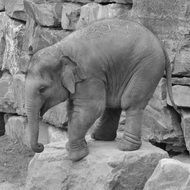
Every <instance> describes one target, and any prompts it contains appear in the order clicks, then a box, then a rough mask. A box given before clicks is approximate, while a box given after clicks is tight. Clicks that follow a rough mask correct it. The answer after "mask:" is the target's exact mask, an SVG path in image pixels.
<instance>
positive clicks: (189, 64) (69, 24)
mask: <svg viewBox="0 0 190 190" xmlns="http://www.w3.org/2000/svg"><path fill="white" fill-rule="evenodd" d="M113 17H119V18H121V19H132V20H134V21H137V22H140V23H142V24H143V25H145V26H146V27H147V28H149V29H150V30H151V31H152V32H153V33H154V34H156V35H157V36H158V38H159V39H160V40H161V41H162V43H163V45H164V47H165V48H166V50H167V52H168V55H169V58H170V61H171V64H172V68H173V73H172V83H173V87H172V88H173V94H174V101H175V103H176V104H177V106H178V107H179V108H180V109H181V111H182V116H180V115H179V114H178V113H177V112H176V111H175V110H174V109H173V107H172V106H171V102H170V100H169V98H168V96H167V89H166V79H165V77H163V78H162V79H161V81H160V83H159V85H158V87H157V89H156V91H155V93H154V96H153V97H152V99H151V100H150V102H149V105H148V106H147V107H146V110H145V115H144V122H143V133H142V134H143V138H144V139H145V140H146V141H151V142H152V143H155V144H162V145H163V146H164V148H165V149H166V150H168V151H170V150H172V151H176V152H183V151H184V150H186V149H187V150H188V151H190V138H189V137H190V127H189V125H190V98H189V97H190V32H189V31H190V2H189V1H188V0H133V1H132V0H84V1H83V0H27V1H24V2H23V0H14V1H13V0H0V115H1V116H2V113H3V114H4V121H5V124H6V132H7V134H8V135H10V136H11V137H12V138H16V139H21V141H22V142H23V143H24V144H26V145H28V146H29V144H28V139H27V131H28V130H27V118H26V114H25V105H24V83H25V74H26V71H27V67H28V63H29V59H30V56H31V54H33V53H35V52H37V51H38V50H40V49H42V48H44V47H47V46H49V45H52V44H54V43H56V42H58V41H60V40H61V39H63V38H64V37H65V36H67V35H69V34H70V33H71V32H73V31H74V30H77V29H79V28H81V27H85V26H86V25H88V24H90V23H91V22H94V21H96V20H99V19H103V18H113ZM1 120H2V119H1ZM65 121H66V112H65V104H64V103H63V104H59V105H57V106H55V107H53V108H51V109H50V110H48V111H47V113H46V114H45V115H44V116H43V120H42V125H43V127H42V128H44V123H48V124H45V128H48V130H45V133H47V134H46V136H47V138H46V139H45V141H46V143H48V142H50V141H51V140H52V139H53V140H52V141H57V139H56V137H57V135H55V136H56V137H55V136H54V134H58V133H59V132H57V131H56V132H55V130H54V129H53V128H54V127H56V128H64V127H65ZM124 122H125V121H124V119H123V117H121V123H120V130H121V131H122V124H123V123H124ZM42 131H43V130H42ZM53 131H54V132H53ZM50 134H53V135H50ZM63 136H64V135H63ZM61 137H62V136H61ZM23 139H24V140H23ZM47 139H48V140H47ZM165 163H166V162H165V161H163V163H160V165H159V166H158V169H157V170H159V169H160V170H161V169H162V165H163V164H165ZM169 164H170V165H172V164H173V165H175V163H172V162H171V163H169ZM157 177H159V176H157ZM154 183H155V182H154V181H153V180H152V181H151V180H150V182H149V183H148V184H147V185H146V188H145V189H151V185H152V184H154Z"/></svg>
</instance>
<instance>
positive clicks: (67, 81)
mask: <svg viewBox="0 0 190 190" xmlns="http://www.w3.org/2000/svg"><path fill="white" fill-rule="evenodd" d="M62 64H63V73H62V84H63V86H64V87H65V88H67V89H68V90H69V92H70V93H71V94H74V93H75V84H76V83H78V82H81V81H83V80H85V79H86V74H85V72H84V71H83V69H82V68H81V67H80V66H78V65H77V64H76V63H75V62H74V61H73V60H71V59H70V58H69V57H67V56H64V57H63V58H62Z"/></svg>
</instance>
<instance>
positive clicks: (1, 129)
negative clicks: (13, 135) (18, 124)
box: [0, 112, 5, 136]
mask: <svg viewBox="0 0 190 190" xmlns="http://www.w3.org/2000/svg"><path fill="white" fill-rule="evenodd" d="M4 114H5V113H3V112H0V136H3V135H4V134H5V120H4Z"/></svg>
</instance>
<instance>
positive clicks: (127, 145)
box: [118, 132, 142, 151]
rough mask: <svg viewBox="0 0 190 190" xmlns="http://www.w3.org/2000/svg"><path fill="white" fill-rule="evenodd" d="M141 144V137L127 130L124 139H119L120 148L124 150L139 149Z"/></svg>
mask: <svg viewBox="0 0 190 190" xmlns="http://www.w3.org/2000/svg"><path fill="white" fill-rule="evenodd" d="M141 144H142V141H141V139H140V138H139V137H137V136H135V135H133V134H130V133H127V132H125V133H124V134H123V137H122V139H120V140H119V141H118V148H119V149H120V150H123V151H132V150H138V149H139V148H140V147H141Z"/></svg>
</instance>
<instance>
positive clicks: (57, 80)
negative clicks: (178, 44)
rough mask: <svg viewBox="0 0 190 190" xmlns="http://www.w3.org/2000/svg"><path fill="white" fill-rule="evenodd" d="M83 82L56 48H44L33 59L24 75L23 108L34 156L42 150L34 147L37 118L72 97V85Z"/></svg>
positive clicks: (37, 125) (39, 147)
mask: <svg viewBox="0 0 190 190" xmlns="http://www.w3.org/2000/svg"><path fill="white" fill-rule="evenodd" d="M83 79H85V74H84V72H83V71H82V70H81V68H79V67H78V66H77V64H76V63H75V62H74V61H73V60H71V58H70V57H68V56H66V55H63V53H62V51H61V50H60V48H59V47H58V46H50V47H47V48H44V49H42V50H40V51H39V52H37V53H36V54H34V55H33V57H32V58H31V60H30V65H29V68H28V72H27V75H26V83H25V104H26V112H27V117H28V124H29V128H30V144H31V148H32V149H33V151H34V152H38V153H39V152H42V151H43V149H44V147H43V145H42V144H40V143H38V135H39V115H43V114H44V113H45V112H46V111H47V110H48V109H49V108H51V107H52V106H54V105H56V104H58V103H60V102H63V101H65V100H66V99H67V98H68V97H69V96H70V94H74V93H75V86H76V83H77V82H80V81H82V80H83Z"/></svg>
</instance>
